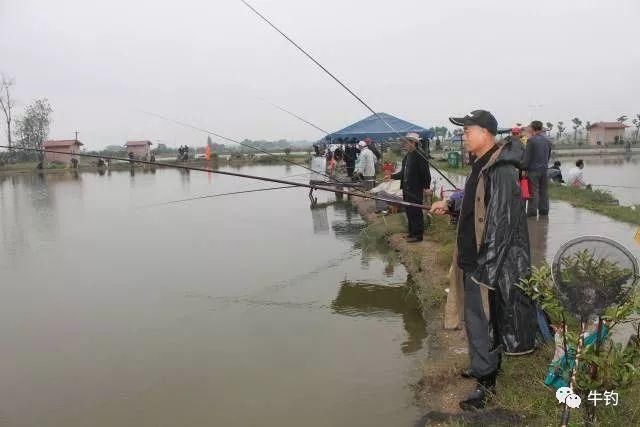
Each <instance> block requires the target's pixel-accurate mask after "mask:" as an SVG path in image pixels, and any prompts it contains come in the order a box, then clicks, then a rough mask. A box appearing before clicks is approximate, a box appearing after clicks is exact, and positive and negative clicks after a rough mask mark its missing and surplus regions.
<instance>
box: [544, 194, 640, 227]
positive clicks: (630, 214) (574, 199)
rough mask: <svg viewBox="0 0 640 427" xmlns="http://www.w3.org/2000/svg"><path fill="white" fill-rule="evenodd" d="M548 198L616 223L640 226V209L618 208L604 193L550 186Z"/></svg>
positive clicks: (614, 201)
mask: <svg viewBox="0 0 640 427" xmlns="http://www.w3.org/2000/svg"><path fill="white" fill-rule="evenodd" d="M549 198H551V199H555V200H564V201H565V202H569V203H571V205H572V206H574V207H577V208H583V209H588V210H590V211H593V212H597V213H599V214H602V215H606V216H608V217H609V218H613V219H615V220H617V221H622V222H628V223H630V224H636V225H640V209H638V207H636V206H633V207H631V206H618V200H617V199H616V198H615V197H613V195H612V194H611V193H608V192H606V191H601V190H583V189H580V188H572V187H565V186H563V185H550V186H549Z"/></svg>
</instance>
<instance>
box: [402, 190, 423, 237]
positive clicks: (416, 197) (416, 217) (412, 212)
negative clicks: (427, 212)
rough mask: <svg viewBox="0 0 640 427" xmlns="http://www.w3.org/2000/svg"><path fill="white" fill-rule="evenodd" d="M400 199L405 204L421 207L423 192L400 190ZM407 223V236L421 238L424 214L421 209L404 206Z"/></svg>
mask: <svg viewBox="0 0 640 427" xmlns="http://www.w3.org/2000/svg"><path fill="white" fill-rule="evenodd" d="M402 199H403V200H404V201H405V202H410V203H417V204H419V205H421V204H422V203H423V200H424V190H423V189H419V190H413V189H410V190H402ZM404 210H405V212H406V214H407V222H408V223H409V235H410V236H414V237H418V238H422V235H423V234H424V214H423V212H422V209H421V208H414V207H410V206H405V208H404Z"/></svg>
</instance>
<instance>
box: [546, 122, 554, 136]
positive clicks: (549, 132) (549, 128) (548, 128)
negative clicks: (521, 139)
mask: <svg viewBox="0 0 640 427" xmlns="http://www.w3.org/2000/svg"><path fill="white" fill-rule="evenodd" d="M545 126H546V127H547V132H548V133H547V135H549V136H551V131H552V130H553V123H551V122H547V123H545Z"/></svg>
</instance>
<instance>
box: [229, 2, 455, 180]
mask: <svg viewBox="0 0 640 427" xmlns="http://www.w3.org/2000/svg"><path fill="white" fill-rule="evenodd" d="M240 1H241V2H242V3H243V4H244V5H245V6H247V7H248V8H249V9H250V10H251V11H252V12H253V13H255V14H256V15H257V16H258V17H260V18H261V19H262V20H263V21H264V22H266V23H267V24H269V26H270V27H271V28H273V29H274V30H276V31H277V32H278V33H280V35H281V36H282V37H284V38H285V39H286V40H287V41H289V43H291V44H292V45H294V46H295V47H296V48H297V49H298V50H299V51H300V52H302V53H303V54H304V55H305V56H306V57H307V58H309V59H310V60H311V61H312V62H313V63H314V64H316V65H317V66H318V67H319V68H320V69H321V70H322V71H324V72H325V73H326V74H327V75H329V77H331V78H332V79H333V80H335V81H336V83H338V84H339V85H340V86H342V87H343V88H344V89H345V90H346V91H347V92H349V94H351V96H353V97H354V98H355V99H356V100H357V101H358V102H360V104H362V105H363V106H364V107H365V108H366V109H367V110H369V111H370V112H371V113H372V114H373V115H374V116H375V117H376V118H377V119H378V120H380V121H381V122H382V123H383V124H384V125H385V126H387V127H388V128H389V129H391V131H392V132H394V133H395V134H396V135H397V136H398V137H402V136H403V135H401V134H400V132H398V131H397V130H396V129H395V128H394V127H393V126H391V125H390V124H389V123H388V122H387V121H386V120H384V118H382V116H380V114H378V113H377V112H376V111H375V110H374V109H373V108H371V107H370V106H369V104H367V103H366V102H365V101H364V100H363V99H362V98H361V97H360V96H358V95H357V94H356V93H355V92H354V91H353V90H351V89H350V88H349V87H348V86H347V85H346V84H344V83H343V82H342V81H341V80H340V79H339V78H338V77H336V76H335V75H334V74H333V73H332V72H331V71H329V70H328V69H327V68H326V67H325V66H324V65H322V64H321V63H320V62H318V60H317V59H315V58H314V57H313V56H311V54H309V53H308V52H307V51H306V50H304V49H303V48H302V47H301V46H300V45H299V44H298V43H296V42H295V41H293V40H292V39H291V37H289V36H288V35H286V34H285V33H284V32H283V31H282V30H280V29H279V28H278V27H276V26H275V24H273V23H272V22H271V21H270V20H269V19H267V17H266V16H264V15H263V14H262V13H260V12H259V11H258V10H256V8H254V7H253V6H251V5H250V4H249V3H248V2H247V1H246V0H240ZM416 152H417V153H418V154H419V155H420V156H421V157H422V158H423V159H424V160H425V161H426V162H427V163H429V165H430V166H431V167H432V168H433V169H434V170H435V171H436V172H438V173H439V174H440V175H442V177H443V178H444V179H445V180H446V181H447V182H448V183H449V184H450V185H451V186H452V187H453V188H455V189H457V188H458V187H457V186H456V185H455V184H454V183H453V181H451V180H450V179H449V178H448V177H447V176H446V175H445V174H444V173H443V172H442V171H441V170H440V169H438V168H437V167H436V166H435V165H433V163H431V162H430V161H429V159H428V158H427V156H425V155H424V154H423V153H422V152H421V150H416Z"/></svg>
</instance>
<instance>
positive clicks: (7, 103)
mask: <svg viewBox="0 0 640 427" xmlns="http://www.w3.org/2000/svg"><path fill="white" fill-rule="evenodd" d="M15 83H16V81H15V79H12V78H9V77H7V76H5V75H4V74H2V75H1V76H0V108H1V109H2V112H3V113H4V119H5V122H6V123H7V142H8V144H7V145H8V146H9V147H11V145H12V144H11V122H12V121H13V117H12V115H11V110H12V109H13V107H14V106H15V100H14V99H13V98H12V97H11V86H13V85H14V84H15Z"/></svg>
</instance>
